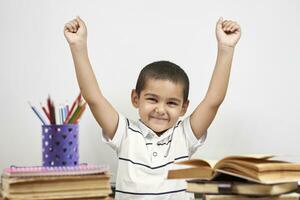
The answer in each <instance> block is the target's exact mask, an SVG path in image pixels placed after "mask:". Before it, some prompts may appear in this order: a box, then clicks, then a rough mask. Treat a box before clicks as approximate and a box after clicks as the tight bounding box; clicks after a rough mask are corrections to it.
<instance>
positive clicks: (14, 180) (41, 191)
mask: <svg viewBox="0 0 300 200" xmlns="http://www.w3.org/2000/svg"><path fill="white" fill-rule="evenodd" d="M1 179H2V189H3V191H2V195H3V198H4V199H12V200H21V199H31V200H47V199H105V198H106V197H107V196H108V195H109V194H110V193H111V187H110V183H109V174H108V166H105V165H88V164H81V165H78V166H66V167H40V166H39V167H9V168H6V169H4V172H3V174H2V177H1Z"/></svg>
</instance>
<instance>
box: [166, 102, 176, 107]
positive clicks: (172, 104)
mask: <svg viewBox="0 0 300 200" xmlns="http://www.w3.org/2000/svg"><path fill="white" fill-rule="evenodd" d="M168 104H169V105H171V106H177V105H178V103H176V102H168Z"/></svg>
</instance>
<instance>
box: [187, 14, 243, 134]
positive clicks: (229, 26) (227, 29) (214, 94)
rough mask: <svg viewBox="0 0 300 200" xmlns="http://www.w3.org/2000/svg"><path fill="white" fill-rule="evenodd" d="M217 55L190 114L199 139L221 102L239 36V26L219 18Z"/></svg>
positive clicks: (194, 130)
mask: <svg viewBox="0 0 300 200" xmlns="http://www.w3.org/2000/svg"><path fill="white" fill-rule="evenodd" d="M216 36H217V40H218V55H217V61H216V65H215V68H214V71H213V75H212V78H211V80H210V84H209V87H208V90H207V93H206V96H205V98H204V99H203V101H202V102H201V103H200V104H199V105H198V107H197V108H196V109H195V110H194V112H193V113H192V114H191V117H190V122H191V126H192V129H193V132H194V134H195V136H196V137H197V138H198V139H200V138H201V137H202V135H203V134H204V133H205V132H206V130H207V129H208V127H209V126H210V124H211V122H212V121H213V119H214V118H215V116H216V113H217V111H218V108H219V107H220V105H221V103H222V102H223V100H224V98H225V95H226V91H227V87H228V82H229V76H230V70H231V63H232V58H233V52H234V48H235V45H236V44H237V42H238V40H239V39H240V36H241V29H240V26H239V25H238V24H237V23H236V22H234V21H227V20H225V21H223V19H222V18H220V19H219V20H218V22H217V25H216Z"/></svg>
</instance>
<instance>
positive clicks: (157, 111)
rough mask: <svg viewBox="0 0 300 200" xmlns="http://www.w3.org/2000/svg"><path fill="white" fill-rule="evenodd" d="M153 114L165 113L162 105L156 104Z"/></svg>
mask: <svg viewBox="0 0 300 200" xmlns="http://www.w3.org/2000/svg"><path fill="white" fill-rule="evenodd" d="M155 112H156V113H159V114H163V113H165V107H164V105H162V104H158V105H157V106H156V108H155Z"/></svg>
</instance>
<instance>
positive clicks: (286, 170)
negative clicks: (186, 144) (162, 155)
mask: <svg viewBox="0 0 300 200" xmlns="http://www.w3.org/2000/svg"><path fill="white" fill-rule="evenodd" d="M273 157H274V156H263V155H258V156H254V155H253V156H228V157H225V158H223V159H221V160H219V161H217V162H210V161H205V160H202V159H191V160H186V161H181V162H177V163H176V164H178V166H184V167H182V168H179V169H172V170H169V172H168V179H201V180H213V179H214V178H215V177H217V176H218V175H219V174H220V173H225V174H229V175H232V176H236V177H240V178H244V179H246V180H250V181H254V182H257V183H264V184H275V183H285V182H296V181H299V180H300V164H299V163H291V162H286V161H281V160H273V159H272V158H273Z"/></svg>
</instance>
